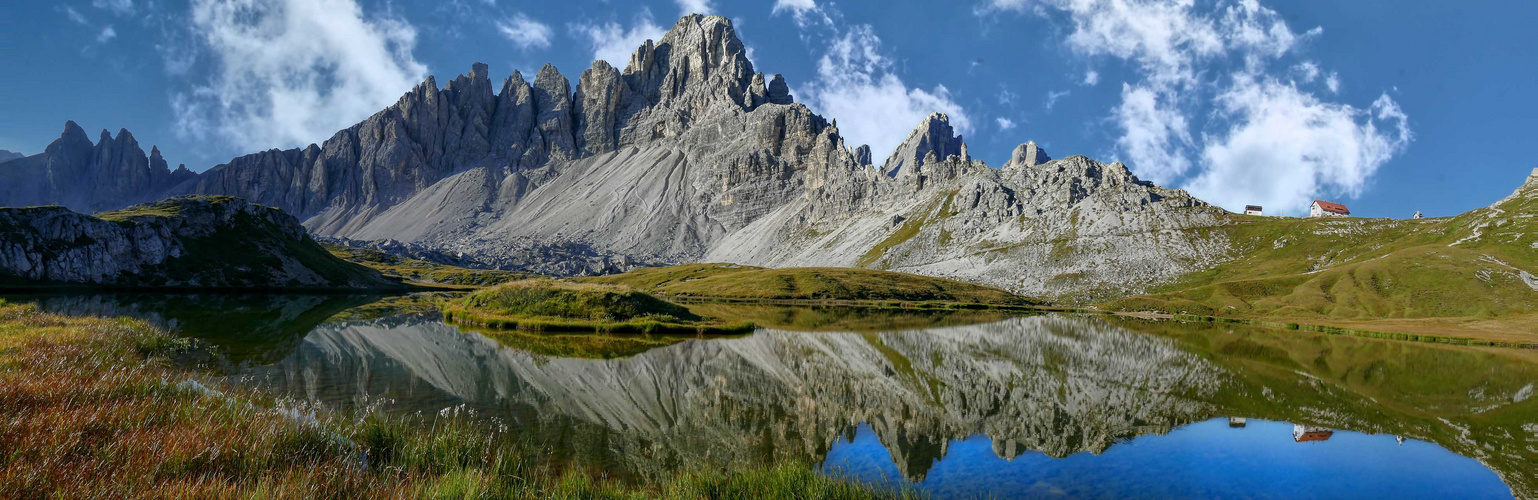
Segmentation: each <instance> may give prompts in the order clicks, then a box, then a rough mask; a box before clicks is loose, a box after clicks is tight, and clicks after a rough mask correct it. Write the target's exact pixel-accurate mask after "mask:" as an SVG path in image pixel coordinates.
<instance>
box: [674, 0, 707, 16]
mask: <svg viewBox="0 0 1538 500" xmlns="http://www.w3.org/2000/svg"><path fill="white" fill-rule="evenodd" d="M677 2H678V13H679V14H682V15H689V14H714V13H715V11H716V6H715V5H713V4H711V2H710V0H677Z"/></svg>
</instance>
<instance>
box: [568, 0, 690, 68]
mask: <svg viewBox="0 0 1538 500" xmlns="http://www.w3.org/2000/svg"><path fill="white" fill-rule="evenodd" d="M572 31H573V32H575V33H576V34H577V35H578V36H581V37H585V38H587V39H588V40H589V41H591V42H592V44H593V59H603V60H605V61H608V62H609V64H610V65H613V66H614V67H616V68H624V67H625V65H626V64H630V54H633V53H635V50H636V48H637V47H640V46H641V44H643V43H646V41H647V40H652V41H657V40H661V39H662V35H664V34H667V32H668V30H667V29H666V28H663V27H661V26H658V25H657V23H656V22H654V21H652V16H651V12H650V11H647V10H642V11H641V14H640V15H638V16H636V18H635V21H634V23H633V24H631V25H630V27H629V28H626V27H624V26H621V25H620V24H619V23H615V22H609V23H606V24H578V25H573V26H572Z"/></svg>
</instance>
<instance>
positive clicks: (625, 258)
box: [0, 15, 1240, 303]
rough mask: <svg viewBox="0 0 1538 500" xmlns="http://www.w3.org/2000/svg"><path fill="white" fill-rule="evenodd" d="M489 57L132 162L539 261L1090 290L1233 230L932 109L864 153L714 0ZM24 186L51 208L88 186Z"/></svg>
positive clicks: (1154, 190)
mask: <svg viewBox="0 0 1538 500" xmlns="http://www.w3.org/2000/svg"><path fill="white" fill-rule="evenodd" d="M487 74H488V68H487V66H486V65H484V64H480V63H477V64H475V65H473V66H472V68H471V70H470V72H468V73H466V74H463V75H460V76H458V77H456V78H454V79H452V80H450V81H449V82H448V83H447V84H446V85H444V86H442V87H441V88H440V87H439V86H438V85H437V83H436V80H435V79H434V78H432V77H429V78H427V79H426V80H425V81H424V82H423V83H422V84H420V85H418V86H417V87H415V88H414V89H412V90H411V91H410V92H407V93H406V94H404V95H403V96H402V97H401V98H400V99H399V100H398V101H397V102H396V103H395V104H394V105H392V106H390V107H387V108H385V109H384V110H381V111H380V112H378V113H376V114H374V115H373V116H371V117H369V118H367V119H365V120H364V121H362V122H359V123H358V124H356V125H354V126H352V127H348V128H346V129H343V130H341V131H338V132H337V133H336V134H334V135H333V136H332V137H331V138H329V139H327V140H326V141H323V142H322V143H321V144H311V145H309V146H307V147H304V148H294V149H289V150H277V149H273V150H268V151H263V152H258V153H253V154H250V155H245V156H241V157H237V158H235V159H232V160H231V161H230V162H228V163H225V164H221V165H218V166H215V167H214V168H212V169H210V170H208V171H206V172H203V173H201V174H190V175H189V174H180V173H171V174H163V175H162V174H158V173H155V172H160V170H156V169H154V168H150V169H149V170H150V171H151V172H152V173H150V174H146V175H145V176H141V177H148V178H150V179H152V180H154V179H173V180H175V181H176V182H175V185H174V186H171V187H169V188H165V190H164V192H160V193H156V194H158V195H162V196H166V195H181V194H224V195H233V196H239V197H243V198H246V199H249V200H251V201H252V202H253V203H261V204H265V205H270V206H274V207H278V208H281V209H283V210H285V211H288V212H291V213H293V214H294V215H296V216H298V217H299V218H300V220H302V221H303V223H304V225H305V227H306V228H307V229H309V230H310V231H311V232H312V233H314V234H315V235H316V236H317V237H322V238H331V239H337V240H355V241H383V242H391V241H393V242H398V243H399V245H394V246H409V247H411V248H415V249H419V251H420V252H429V253H438V254H443V255H452V256H454V257H455V259H456V261H457V262H458V263H460V264H466V263H468V264H472V265H477V266H484V267H497V268H507V269H518V270H522V271H530V272H538V273H543V274H552V275H584V274H601V273H610V272H615V271H624V270H628V269H633V268H636V267H643V266H653V265H664V264H679V263H689V262H732V263H738V264H747V265H757V266H766V267H788V266H839V267H869V268H878V269H888V270H894V271H904V272H911V273H917V274H925V275H930V276H937V277H946V278H953V279H960V280H965V281H972V282H976V283H981V284H986V285H991V286H996V287H1000V288H1005V289H1008V290H1010V291H1013V292H1016V293H1022V294H1028V295H1038V296H1046V297H1051V298H1058V299H1062V300H1067V301H1072V302H1081V303H1082V302H1094V301H1098V300H1103V299H1107V298H1117V297H1123V296H1127V295H1134V294H1138V293H1143V292H1145V291H1147V290H1149V289H1150V288H1151V287H1154V286H1157V285H1160V284H1164V283H1169V282H1171V281H1173V280H1175V279H1177V278H1179V277H1181V276H1184V275H1186V274H1188V273H1192V272H1197V271H1204V270H1207V269H1210V268H1212V267H1213V266H1215V265H1217V264H1218V263H1221V262H1226V261H1229V260H1232V259H1234V258H1237V257H1238V254H1239V252H1240V250H1239V249H1237V248H1236V247H1235V246H1234V244H1233V242H1232V241H1230V238H1229V236H1228V235H1227V234H1226V232H1225V231H1216V230H1212V229H1211V228H1217V227H1223V226H1228V225H1232V224H1234V223H1236V222H1237V221H1238V219H1236V216H1235V215H1234V214H1231V213H1229V212H1227V211H1225V210H1222V209H1221V208H1218V207H1214V206H1211V205H1209V204H1208V203H1206V202H1204V201H1202V200H1200V199H1197V198H1195V197H1192V196H1191V195H1190V194H1189V193H1187V192H1185V191H1183V190H1179V189H1167V188H1164V187H1160V186H1157V185H1154V184H1152V183H1149V182H1146V181H1142V180H1140V179H1138V178H1137V176H1136V175H1134V174H1133V173H1132V172H1131V171H1130V170H1128V169H1127V167H1126V166H1125V165H1123V164H1121V163H1119V162H1117V163H1110V164H1105V163H1100V162H1097V161H1094V160H1092V159H1089V158H1086V157H1083V156H1068V157H1065V158H1061V159H1053V158H1052V157H1050V156H1048V155H1047V153H1046V152H1045V151H1044V150H1042V149H1041V148H1040V147H1039V146H1037V145H1036V144H1035V143H1034V142H1025V143H1022V144H1020V145H1019V146H1018V147H1017V148H1015V150H1014V151H1013V152H1012V154H1011V156H1010V160H1009V161H1008V162H1006V163H1005V164H1004V165H1002V166H1000V168H993V167H990V166H988V165H987V164H986V163H984V162H982V161H977V160H973V159H972V158H971V156H970V154H969V152H968V151H967V146H966V143H965V142H964V140H963V138H962V137H960V136H959V135H956V134H955V130H954V128H953V127H951V126H950V123H949V117H947V116H945V115H944V114H941V113H935V114H931V115H930V116H928V117H926V118H925V119H924V120H922V121H921V123H919V124H917V125H918V126H917V127H916V128H915V129H914V131H913V132H912V133H910V135H909V137H908V138H907V140H905V141H904V142H903V143H902V144H901V145H900V146H899V147H898V148H896V149H895V150H894V151H893V152H892V154H891V156H889V157H888V158H887V159H886V160H885V161H884V162H882V163H881V164H879V165H877V164H875V163H874V161H873V160H874V159H873V158H872V152H871V150H870V148H869V147H868V146H858V147H850V146H849V145H846V144H845V142H844V138H843V137H842V136H841V135H840V134H839V131H838V126H837V122H836V121H832V120H828V119H825V118H823V117H822V116H819V115H817V114H816V113H813V112H812V111H811V110H810V109H809V108H807V107H806V106H805V105H803V104H801V103H798V102H796V100H795V98H794V96H793V95H791V93H790V91H789V86H788V85H787V84H786V82H785V81H784V79H783V78H782V77H781V76H780V75H769V74H766V73H763V72H759V71H756V69H755V68H754V66H753V64H752V62H751V61H749V60H748V59H747V57H746V50H745V47H744V46H743V44H742V42H741V41H740V40H739V39H738V38H737V36H736V32H735V28H734V27H733V26H732V24H731V22H730V21H729V20H727V19H724V18H720V17H705V16H698V15H691V16H684V17H683V18H681V19H680V20H679V21H678V23H677V24H675V25H674V27H673V28H672V29H671V30H669V31H668V32H667V34H666V35H664V36H663V37H662V38H661V39H660V40H657V41H647V42H645V43H643V44H642V45H641V46H640V47H638V48H637V49H636V51H635V52H634V53H632V55H631V57H630V58H629V61H628V63H627V64H626V66H625V68H623V69H618V68H615V67H613V66H612V65H610V64H609V63H607V62H604V61H595V62H594V63H593V64H592V66H591V67H589V68H587V69H585V70H584V71H583V72H582V73H581V74H580V76H579V77H578V78H577V79H576V82H575V87H573V85H572V84H573V82H572V81H571V80H569V79H568V78H567V77H566V76H564V75H562V74H561V73H560V72H559V71H558V70H556V69H555V67H554V66H551V65H548V64H547V65H545V66H543V67H541V68H540V70H539V71H538V72H537V74H536V75H535V76H534V78H533V81H532V82H531V81H528V80H525V78H524V75H523V74H522V73H520V72H516V71H515V72H514V73H513V74H512V75H510V76H509V77H508V78H507V79H505V80H504V81H503V82H502V85H501V86H500V87H493V85H492V82H491V80H490V79H489V77H488V76H487ZM494 89H497V90H495V91H494ZM77 128H78V127H77ZM66 135H70V134H69V133H68V131H67V132H66ZM123 135H124V134H123V133H120V134H119V136H120V137H121V136H123ZM63 140H64V139H61V141H63ZM130 140H131V139H130ZM57 144H60V142H58V141H56V145H57ZM135 147H136V145H135ZM83 148H84V144H80V143H78V141H76V143H70V144H69V145H64V146H60V147H58V148H55V147H54V146H50V150H49V152H46V153H45V154H43V155H37V156H33V157H29V159H27V160H19V161H31V162H33V163H38V162H39V160H32V159H35V158H40V157H42V158H49V159H50V160H47V161H45V162H43V163H47V162H51V161H53V160H52V159H53V158H55V157H59V158H63V157H66V156H68V155H69V154H74V153H73V152H74V151H76V150H81V149H83ZM127 150H129V151H131V150H132V148H127ZM130 156H131V155H130ZM56 163H57V162H56ZM161 163H163V162H161ZM146 164H151V165H153V164H155V163H154V162H150V161H148V160H146ZM92 165H93V166H94V165H95V164H92ZM135 165H137V164H135ZM7 166H8V167H9V166H10V164H8V165H7ZM93 168H96V167H93ZM63 170H64V169H60V171H63ZM77 170H78V169H77ZM86 170H87V171H89V170H90V169H86ZM129 170H132V169H129ZM106 171H109V172H111V171H113V170H111V169H106ZM135 172H137V171H136V170H135ZM178 172H179V171H178ZM11 174H14V172H12V171H11V170H9V169H7V168H0V178H4V176H6V175H11ZM136 175H137V174H136ZM156 176H160V177H156ZM87 177H88V176H87ZM154 182H167V181H154ZM154 182H149V183H147V184H146V185H147V186H150V187H149V188H142V189H136V190H132V191H130V192H133V193H142V192H146V191H150V192H153V191H154V190H153V189H152V188H153V187H154V186H156V185H158V184H154ZM40 192H45V193H47V195H46V196H41V197H44V198H50V199H47V200H38V201H44V202H50V203H61V204H64V205H66V206H71V205H70V204H71V203H72V202H79V200H80V199H81V198H80V196H79V195H78V194H77V193H74V192H58V193H55V192H52V191H40ZM18 199H22V200H30V198H26V197H25V196H17V195H16V194H15V193H9V194H8V193H4V192H0V204H16V201H17V200H18ZM85 199H90V200H96V199H103V200H107V201H113V200H114V199H113V198H111V197H97V198H85ZM103 203H105V202H103ZM33 204H36V203H33ZM392 245H393V244H392Z"/></svg>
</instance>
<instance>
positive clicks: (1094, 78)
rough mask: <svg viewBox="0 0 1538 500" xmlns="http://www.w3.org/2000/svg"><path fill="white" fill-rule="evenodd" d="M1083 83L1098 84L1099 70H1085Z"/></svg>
mask: <svg viewBox="0 0 1538 500" xmlns="http://www.w3.org/2000/svg"><path fill="white" fill-rule="evenodd" d="M1084 84H1085V85H1088V86H1091V87H1093V86H1096V85H1099V84H1100V72H1099V71H1095V70H1089V71H1085V72H1084Z"/></svg>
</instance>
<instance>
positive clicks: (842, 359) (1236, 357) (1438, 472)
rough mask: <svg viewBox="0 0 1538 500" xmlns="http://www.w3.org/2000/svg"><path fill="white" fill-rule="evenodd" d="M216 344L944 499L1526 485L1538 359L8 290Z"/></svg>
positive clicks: (648, 465) (301, 398)
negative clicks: (676, 326)
mask: <svg viewBox="0 0 1538 500" xmlns="http://www.w3.org/2000/svg"><path fill="white" fill-rule="evenodd" d="M6 298H7V299H8V300H13V301H36V302H38V303H39V305H40V306H41V307H43V308H45V309H48V310H52V311H56V312H62V313H72V314H98V315H130V316H137V317H142V318H146V319H148V320H150V321H152V322H156V323H159V324H162V325H166V326H169V327H171V328H173V329H175V330H177V331H178V332H180V333H181V334H182V335H186V336H189V337H194V338H198V339H201V340H203V341H205V342H207V343H208V344H211V345H213V346H215V350H216V352H217V353H219V355H220V357H219V358H218V359H219V368H218V370H217V371H218V372H219V373H220V375H218V376H217V377H218V378H220V379H221V380H220V381H223V382H228V383H236V384H245V385H250V386H255V387H260V388H263V389H266V390H269V391H271V392H273V393H275V394H278V395H282V396H286V397H288V398H292V400H293V402H294V403H296V404H306V405H314V406H318V407H321V408H325V409H328V410H333V411H362V410H371V411H381V412H389V413H395V414H402V415H421V416H423V417H422V418H429V419H430V418H432V417H433V416H434V415H438V414H449V413H453V414H457V415H470V416H471V418H477V419H483V420H484V421H485V422H486V423H487V425H506V426H509V427H510V428H513V429H516V430H518V431H520V432H521V433H523V434H524V435H526V436H528V437H529V438H530V439H532V440H534V441H535V442H537V443H539V444H541V445H543V446H546V447H547V448H548V449H549V450H550V451H551V453H552V455H553V456H554V457H555V458H556V459H557V460H561V461H564V462H567V463H569V464H572V465H574V466H583V467H591V468H598V469H602V470H604V471H607V472H608V473H610V474H611V475H613V476H616V477H620V478H644V477H652V476H659V475H663V474H669V473H671V472H673V471H675V470H677V469H681V468H691V467H740V466H753V465H759V464H765V463H771V462H777V461H783V460H796V461H801V462H804V463H809V464H816V466H817V467H820V468H821V470H823V471H825V472H826V473H828V474H831V475H835V476H840V477H848V478H855V479H859V480H863V481H867V482H874V483H881V484H890V485H895V486H907V487H913V488H915V489H918V490H921V491H924V492H928V493H931V494H932V495H933V496H935V497H937V498H954V497H961V498H970V497H976V496H994V497H999V498H1017V497H1025V498H1030V497H1054V496H1066V497H1075V498H1083V497H1096V498H1125V497H1181V498H1217V497H1221V498H1246V497H1266V498H1362V497H1367V498H1383V497H1393V498H1449V497H1456V498H1510V497H1512V496H1514V495H1515V496H1517V497H1521V498H1532V497H1534V496H1535V495H1538V490H1535V488H1538V398H1534V397H1532V396H1534V387H1535V384H1538V351H1533V350H1519V349H1493V348H1470V347H1452V346H1438V345H1430V344H1417V343H1407V342H1394V341H1381V340H1372V339H1362V338H1355V337H1346V336H1332V335H1325V334H1316V333H1308V332H1298V331H1286V330H1273V329H1264V328H1250V327H1238V326H1233V325H1212V324H1205V323H1198V324H1191V323H1177V322H1144V321H1134V320H1120V319H1113V318H1106V317H1098V316H1079V315H1060V314H1049V315H1035V316H1011V315H1008V314H1003V313H997V312H962V313H944V312H925V311H898V312H890V311H889V312H879V311H870V310H860V309H847V308H789V307H770V306H728V305H711V304H704V305H698V306H693V307H697V308H699V310H698V311H697V312H701V313H704V314H710V315H715V316H733V317H735V318H740V319H750V320H752V321H754V322H755V323H757V324H760V325H766V328H762V329H760V330H759V331H757V332H755V333H753V334H751V335H744V336H737V337H729V338H693V337H689V338H683V337H599V338H594V337H592V336H578V335H565V336H562V335H537V334H527V333H509V332H484V331H482V330H479V329H474V328H460V327H456V326H454V325H450V324H445V323H444V322H443V321H441V319H440V318H439V317H438V316H437V315H436V314H433V313H422V312H415V313H412V312H403V311H411V310H413V309H412V308H411V307H409V304H408V305H407V306H402V305H400V304H401V303H400V301H398V299H392V300H393V301H392V300H387V301H385V302H377V301H378V299H379V298H378V297H352V296H334V295H333V296H320V295H310V296H238V295H201V296H175V295H159V296H135V295H90V296H79V295H53V296H39V297H6Z"/></svg>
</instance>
